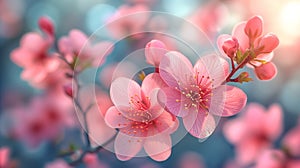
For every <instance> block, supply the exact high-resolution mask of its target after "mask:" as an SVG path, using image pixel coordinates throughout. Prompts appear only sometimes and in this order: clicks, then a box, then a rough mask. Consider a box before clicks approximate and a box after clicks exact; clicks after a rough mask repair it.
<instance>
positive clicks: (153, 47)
mask: <svg viewBox="0 0 300 168" xmlns="http://www.w3.org/2000/svg"><path fill="white" fill-rule="evenodd" d="M166 53H167V47H166V45H165V44H164V43H163V42H161V41H159V40H152V41H150V42H149V43H147V44H146V48H145V56H146V61H147V62H148V63H149V64H151V65H153V66H155V67H159V63H160V60H161V59H162V57H163V56H164V55H165V54H166Z"/></svg>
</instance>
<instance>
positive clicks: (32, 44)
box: [11, 18, 65, 88]
mask: <svg viewBox="0 0 300 168" xmlns="http://www.w3.org/2000/svg"><path fill="white" fill-rule="evenodd" d="M39 22H40V26H41V27H40V29H41V30H42V31H43V32H44V33H45V36H43V35H42V34H39V33H36V32H31V33H27V34H26V35H24V36H23V37H22V39H21V42H20V47H19V48H17V49H15V50H13V51H12V53H11V59H12V61H13V62H14V63H16V64H17V65H19V66H20V67H22V68H24V70H23V72H22V74H21V78H22V79H24V80H27V81H28V82H30V83H31V84H32V85H33V86H35V87H38V88H48V87H55V86H57V85H59V84H61V82H63V81H64V80H65V78H64V77H63V75H64V72H65V71H64V70H63V65H62V62H61V61H60V60H59V59H58V58H57V56H58V55H57V54H56V53H49V51H48V50H49V49H50V48H51V46H52V44H53V40H54V34H51V32H50V31H54V30H52V29H54V28H51V26H53V25H52V22H50V21H49V20H47V19H46V18H41V19H40V20H39ZM50 29H51V30H50Z"/></svg>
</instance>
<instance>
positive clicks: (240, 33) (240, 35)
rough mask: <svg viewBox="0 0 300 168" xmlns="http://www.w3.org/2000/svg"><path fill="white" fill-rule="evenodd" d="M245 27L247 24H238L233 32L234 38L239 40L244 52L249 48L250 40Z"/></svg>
mask: <svg viewBox="0 0 300 168" xmlns="http://www.w3.org/2000/svg"><path fill="white" fill-rule="evenodd" d="M245 26H246V22H241V23H239V24H237V25H236V26H235V27H234V28H233V30H232V36H233V37H235V38H236V39H237V40H238V42H239V46H240V49H241V50H242V52H244V51H245V50H246V49H247V48H249V38H248V36H247V35H246V34H245V31H244V29H245Z"/></svg>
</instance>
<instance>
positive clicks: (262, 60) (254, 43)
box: [217, 16, 279, 80]
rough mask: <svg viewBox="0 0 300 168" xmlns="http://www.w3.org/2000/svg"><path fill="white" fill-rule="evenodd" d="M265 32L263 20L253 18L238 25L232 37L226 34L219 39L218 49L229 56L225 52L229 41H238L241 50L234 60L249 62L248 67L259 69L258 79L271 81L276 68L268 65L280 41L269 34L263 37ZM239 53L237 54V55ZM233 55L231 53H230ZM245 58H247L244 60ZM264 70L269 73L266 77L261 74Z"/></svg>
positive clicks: (257, 17)
mask: <svg viewBox="0 0 300 168" xmlns="http://www.w3.org/2000/svg"><path fill="white" fill-rule="evenodd" d="M262 32H263V20H262V18H261V17H260V16H253V17H252V18H250V19H249V20H248V21H247V22H241V23H239V24H237V25H236V26H235V27H234V29H233V31H232V36H231V35H228V34H224V35H221V36H219V38H218V42H217V43H218V48H219V50H220V52H221V53H222V55H228V53H225V52H224V51H223V50H224V48H227V46H228V44H227V43H228V41H231V39H237V41H238V44H239V48H238V50H237V51H239V55H237V58H234V60H235V61H237V63H238V64H240V63H241V61H247V63H248V65H249V66H251V67H254V68H255V69H258V70H256V71H258V72H257V73H256V74H257V77H258V78H259V79H261V80H270V79H272V78H273V77H274V76H275V75H276V67H275V65H274V64H268V65H266V66H264V64H267V63H269V62H271V60H272V58H273V56H274V53H273V51H274V50H275V48H277V46H278V45H279V39H278V38H277V36H276V35H274V34H271V33H268V34H266V35H262ZM237 53H238V52H236V54H237ZM229 54H231V53H229ZM244 56H245V58H244ZM261 66H262V67H261ZM262 69H264V70H263V71H264V72H267V75H266V76H263V75H262V73H260V72H261V71H262Z"/></svg>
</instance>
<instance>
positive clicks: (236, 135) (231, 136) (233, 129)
mask: <svg viewBox="0 0 300 168" xmlns="http://www.w3.org/2000/svg"><path fill="white" fill-rule="evenodd" d="M246 129H247V128H246V127H245V123H244V122H243V121H242V120H239V119H234V120H232V121H227V122H226V123H225V125H224V129H223V133H224V136H225V137H226V139H227V140H228V141H229V142H230V143H232V144H238V143H240V142H241V141H242V140H243V139H244V138H245V137H246V136H247V130H246Z"/></svg>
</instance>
